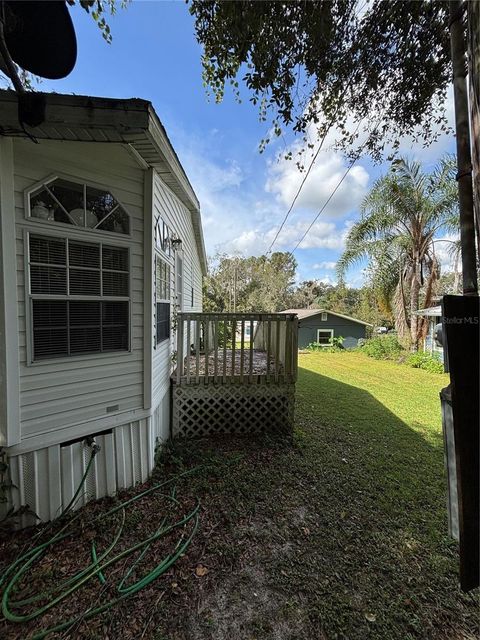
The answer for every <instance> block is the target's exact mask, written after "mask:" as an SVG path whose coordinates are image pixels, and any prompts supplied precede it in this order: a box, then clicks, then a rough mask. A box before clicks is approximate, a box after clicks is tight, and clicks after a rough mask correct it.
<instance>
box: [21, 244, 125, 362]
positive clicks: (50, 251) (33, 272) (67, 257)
mask: <svg viewBox="0 0 480 640" xmlns="http://www.w3.org/2000/svg"><path fill="white" fill-rule="evenodd" d="M29 249H30V264H29V267H30V297H31V305H32V307H31V308H32V337H33V340H32V346H33V360H34V361H36V360H42V359H47V358H59V357H66V356H73V355H79V354H82V353H83V354H85V353H103V352H107V351H128V349H129V299H128V296H129V258H128V250H127V249H125V248H119V247H111V246H107V245H102V244H93V243H86V242H78V241H77V240H75V241H74V240H69V239H66V238H50V237H43V236H35V235H31V236H30V237H29ZM52 297H53V298H54V299H52ZM82 298H88V299H82ZM92 298H98V300H92ZM111 298H115V300H111Z"/></svg>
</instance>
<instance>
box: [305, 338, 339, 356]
mask: <svg viewBox="0 0 480 640" xmlns="http://www.w3.org/2000/svg"><path fill="white" fill-rule="evenodd" d="M344 340H345V338H343V337H342V336H335V337H333V338H330V344H329V346H328V347H326V346H325V345H324V344H320V343H319V342H310V344H309V345H307V349H308V350H309V351H326V352H327V353H334V352H336V351H343V341H344Z"/></svg>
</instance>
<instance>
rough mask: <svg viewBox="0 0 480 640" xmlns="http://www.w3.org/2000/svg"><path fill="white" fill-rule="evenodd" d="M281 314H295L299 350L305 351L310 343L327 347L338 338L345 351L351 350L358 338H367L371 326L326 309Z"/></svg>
mask: <svg viewBox="0 0 480 640" xmlns="http://www.w3.org/2000/svg"><path fill="white" fill-rule="evenodd" d="M282 313H296V314H297V316H298V348H299V349H305V347H307V346H308V345H309V344H310V343H311V342H318V343H319V344H321V345H325V346H326V347H328V346H329V345H330V344H331V339H332V338H339V337H342V338H343V339H344V341H343V346H344V347H345V349H353V348H354V347H356V346H357V343H358V340H359V339H360V338H366V337H367V327H371V326H372V325H371V324H369V323H368V322H363V320H357V319H356V318H350V317H349V316H344V315H342V314H340V313H334V312H333V311H327V310H326V309H287V310H286V311H282Z"/></svg>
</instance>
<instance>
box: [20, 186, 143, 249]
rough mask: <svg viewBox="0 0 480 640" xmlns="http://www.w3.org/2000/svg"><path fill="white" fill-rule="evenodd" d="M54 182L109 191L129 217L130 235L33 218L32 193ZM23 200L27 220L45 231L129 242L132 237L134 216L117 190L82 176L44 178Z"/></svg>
mask: <svg viewBox="0 0 480 640" xmlns="http://www.w3.org/2000/svg"><path fill="white" fill-rule="evenodd" d="M54 180H66V181H68V182H74V183H75V184H80V185H83V186H84V189H85V188H86V187H92V189H98V190H100V191H107V192H108V193H110V194H111V195H112V196H113V197H114V198H115V200H116V201H117V203H118V204H119V205H120V206H121V207H122V209H123V210H124V211H125V213H126V215H127V216H128V233H116V232H115V231H108V230H105V229H95V228H91V227H80V226H79V225H74V224H66V223H64V222H58V221H56V220H43V219H41V218H36V217H35V216H32V213H31V210H30V196H31V195H32V193H34V192H35V191H38V189H41V188H42V187H44V186H45V185H48V184H49V183H51V182H53V181H54ZM23 198H24V216H25V219H26V220H27V221H28V222H29V223H30V222H33V223H34V224H35V225H37V224H38V225H39V226H42V227H44V228H45V229H49V230H52V231H53V230H55V229H58V230H60V232H61V233H62V232H63V233H65V234H67V233H69V231H70V230H75V231H80V232H81V233H88V235H90V234H92V237H93V236H94V235H97V234H98V235H104V236H106V237H109V238H120V239H122V238H123V239H124V240H127V239H129V238H131V237H132V216H131V214H130V213H129V211H128V209H127V207H126V206H125V205H124V204H123V202H122V200H121V198H119V197H118V196H117V194H116V193H115V189H112V188H111V187H107V186H106V185H104V184H101V183H98V182H94V181H93V180H84V179H83V178H81V177H80V176H72V175H70V174H66V173H54V174H51V175H49V176H48V177H46V178H44V179H43V180H39V181H38V182H36V183H35V184H33V185H31V186H30V187H28V188H27V189H25V190H24V192H23ZM39 233H41V232H39ZM48 233H50V231H48Z"/></svg>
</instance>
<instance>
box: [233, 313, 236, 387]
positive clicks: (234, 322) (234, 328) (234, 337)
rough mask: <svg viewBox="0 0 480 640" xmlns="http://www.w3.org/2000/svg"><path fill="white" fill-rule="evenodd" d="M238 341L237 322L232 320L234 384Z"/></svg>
mask: <svg viewBox="0 0 480 640" xmlns="http://www.w3.org/2000/svg"><path fill="white" fill-rule="evenodd" d="M236 340H237V321H236V320H235V319H234V320H232V378H233V380H232V382H233V381H234V380H235V346H236V344H235V343H236Z"/></svg>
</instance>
